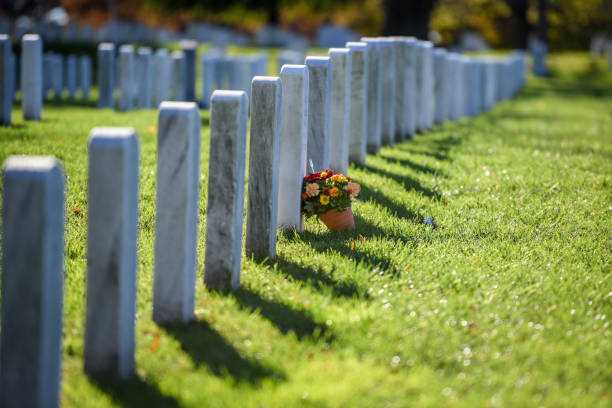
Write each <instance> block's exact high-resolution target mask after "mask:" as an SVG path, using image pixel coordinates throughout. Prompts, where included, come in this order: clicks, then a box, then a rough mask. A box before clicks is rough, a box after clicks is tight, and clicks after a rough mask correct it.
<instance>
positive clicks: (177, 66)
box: [170, 51, 187, 101]
mask: <svg viewBox="0 0 612 408" xmlns="http://www.w3.org/2000/svg"><path fill="white" fill-rule="evenodd" d="M171 58H172V87H171V90H170V94H171V95H170V97H171V99H172V100H173V101H186V100H187V99H185V98H186V96H185V89H186V88H185V79H186V78H185V73H186V70H187V65H186V62H185V54H183V51H173V52H172V54H171Z"/></svg>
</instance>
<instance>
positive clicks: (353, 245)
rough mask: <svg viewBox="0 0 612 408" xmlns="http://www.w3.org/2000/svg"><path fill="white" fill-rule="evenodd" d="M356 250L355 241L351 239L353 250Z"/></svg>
mask: <svg viewBox="0 0 612 408" xmlns="http://www.w3.org/2000/svg"><path fill="white" fill-rule="evenodd" d="M354 250H355V241H351V251H354Z"/></svg>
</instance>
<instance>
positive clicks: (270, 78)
mask: <svg viewBox="0 0 612 408" xmlns="http://www.w3.org/2000/svg"><path fill="white" fill-rule="evenodd" d="M252 82H259V83H261V82H263V83H270V84H277V83H278V84H280V83H281V79H280V78H279V77H277V76H256V77H253V81H252Z"/></svg>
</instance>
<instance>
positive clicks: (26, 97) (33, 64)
mask: <svg viewBox="0 0 612 408" xmlns="http://www.w3.org/2000/svg"><path fill="white" fill-rule="evenodd" d="M21 61H22V64H21V109H22V111H23V118H24V119H25V120H40V119H41V113H42V87H43V83H42V82H43V81H42V79H43V78H42V77H43V74H42V40H41V39H40V37H39V36H38V34H26V35H24V36H23V38H22V39H21Z"/></svg>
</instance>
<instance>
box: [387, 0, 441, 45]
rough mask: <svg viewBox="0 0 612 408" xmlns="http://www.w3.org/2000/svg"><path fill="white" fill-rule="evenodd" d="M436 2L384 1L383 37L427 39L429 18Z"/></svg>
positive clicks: (427, 0)
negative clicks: (406, 36)
mask: <svg viewBox="0 0 612 408" xmlns="http://www.w3.org/2000/svg"><path fill="white" fill-rule="evenodd" d="M435 3H436V0H411V1H407V0H384V3H383V4H384V8H385V25H384V27H383V35H410V36H415V37H417V38H419V39H421V40H426V39H428V36H429V17H430V16H431V11H432V9H433V7H434V5H435Z"/></svg>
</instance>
